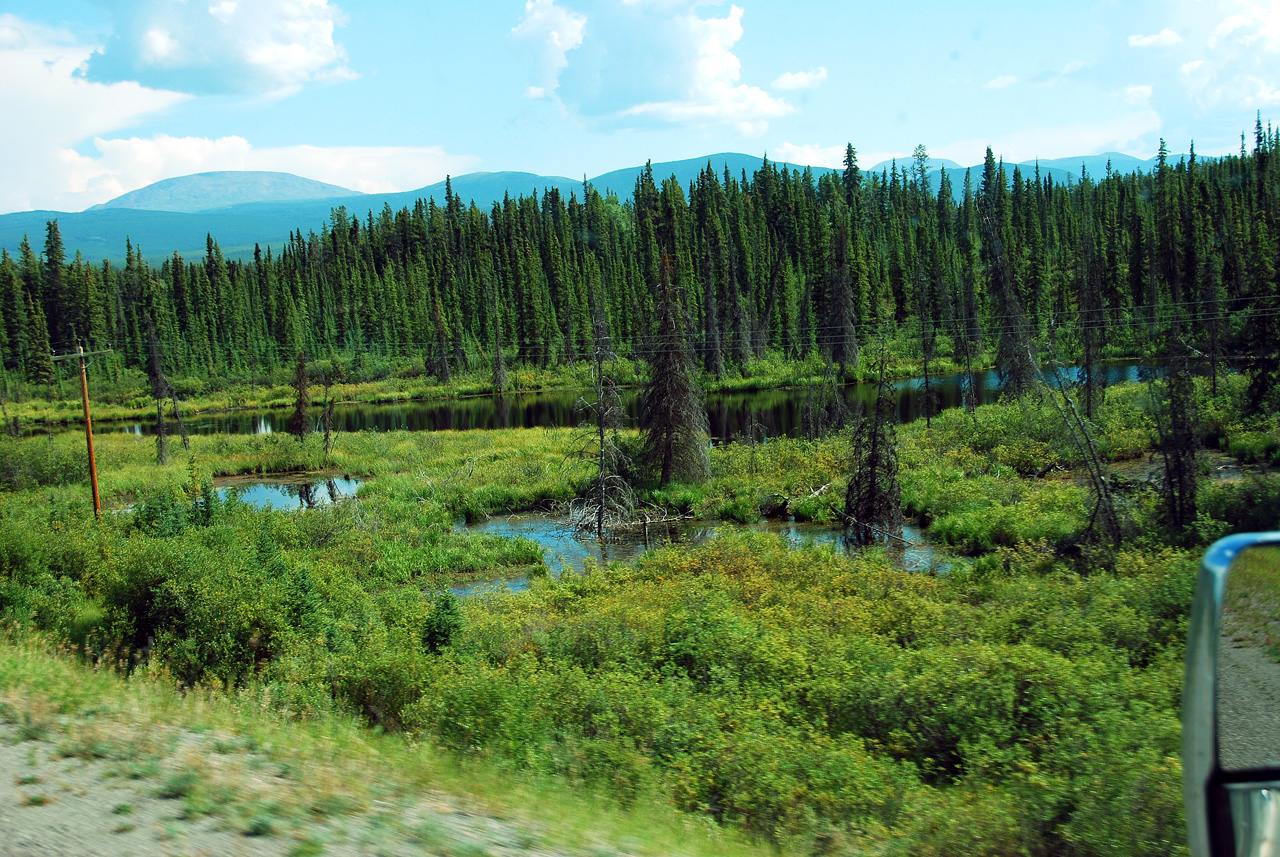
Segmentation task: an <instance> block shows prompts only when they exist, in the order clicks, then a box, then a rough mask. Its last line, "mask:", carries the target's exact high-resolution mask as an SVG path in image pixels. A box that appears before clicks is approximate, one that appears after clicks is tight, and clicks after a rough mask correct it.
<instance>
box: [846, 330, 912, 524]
mask: <svg viewBox="0 0 1280 857" xmlns="http://www.w3.org/2000/svg"><path fill="white" fill-rule="evenodd" d="M886 353H887V351H886V349H883V348H882V349H881V352H880V365H879V367H878V372H877V379H876V401H875V404H874V405H873V406H872V408H871V413H869V414H864V415H863V417H862V419H861V421H860V422H859V423H858V426H857V428H856V429H855V430H854V433H853V450H852V455H851V457H850V462H849V487H848V488H847V489H846V491H845V496H844V525H845V528H846V529H848V530H849V534H850V536H851V537H852V538H853V539H854V540H855V541H857V542H858V543H860V544H867V543H869V542H872V541H874V540H875V539H876V537H877V536H890V537H894V536H900V535H901V533H902V489H901V487H900V486H899V484H898V449H897V439H896V436H895V434H896V433H895V431H894V422H895V418H896V413H895V410H896V408H895V404H894V399H893V389H892V387H891V385H890V384H889V382H888V380H887V379H886V377H885V364H886V362H887V361H886Z"/></svg>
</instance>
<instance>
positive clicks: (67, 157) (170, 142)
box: [58, 134, 478, 208]
mask: <svg viewBox="0 0 1280 857" xmlns="http://www.w3.org/2000/svg"><path fill="white" fill-rule="evenodd" d="M93 142H94V147H95V149H96V150H97V153H96V154H94V155H81V154H78V153H77V152H75V151H73V150H71V149H64V150H62V151H61V152H59V153H58V158H59V160H60V163H61V168H62V169H61V173H62V176H63V179H62V180H63V182H64V187H63V190H62V193H61V197H62V198H63V199H66V200H71V199H74V200H75V201H76V202H77V203H78V205H77V206H76V207H77V208H83V207H87V206H89V205H94V204H96V203H99V202H106V201H107V200H109V199H113V198H115V197H117V196H119V195H120V194H122V193H127V192H128V191H131V190H136V189H138V188H140V187H145V186H146V185H149V184H151V183H152V182H157V181H160V180H161V179H166V178H173V177H175V176H183V175H189V174H191V173H203V172H213V171H217V170H266V171H272V172H287V173H294V174H295V175H300V176H304V177H306V178H309V179H315V180H317V181H323V182H328V183H330V184H336V185H341V186H342V187H346V188H350V189H351V190H358V191H363V192H365V193H389V192H393V191H402V190H413V189H415V188H419V187H422V186H423V185H427V184H431V183H433V182H437V181H440V180H441V179H443V178H444V177H445V176H446V175H448V174H451V173H452V174H455V175H456V174H458V173H462V172H466V171H468V170H470V169H473V168H474V167H475V166H476V164H477V162H478V159H477V158H474V157H471V156H467V155H451V154H449V153H448V152H446V151H445V150H444V149H442V148H441V147H439V146H278V147H270V148H261V149H258V148H254V147H253V146H252V145H251V144H250V143H249V141H248V140H246V139H244V138H243V137H236V136H231V137H220V138H217V139H210V138H207V137H170V136H168V135H164V134H160V135H157V136H155V137H150V138H139V137H129V138H121V139H102V138H97V139H95V140H94V141H93Z"/></svg>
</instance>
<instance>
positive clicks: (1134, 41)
mask: <svg viewBox="0 0 1280 857" xmlns="http://www.w3.org/2000/svg"><path fill="white" fill-rule="evenodd" d="M1181 43H1182V36H1179V35H1178V34H1177V33H1175V32H1174V31H1173V30H1170V29H1169V28H1168V27H1165V28H1164V29H1163V30H1161V31H1160V32H1158V33H1153V34H1152V35H1150V36H1139V35H1132V36H1130V37H1129V47H1131V48H1171V47H1173V46H1174V45H1178V44H1181Z"/></svg>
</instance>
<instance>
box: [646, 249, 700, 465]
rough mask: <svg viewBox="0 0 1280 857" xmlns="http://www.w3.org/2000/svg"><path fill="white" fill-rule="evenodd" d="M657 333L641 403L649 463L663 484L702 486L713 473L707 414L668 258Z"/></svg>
mask: <svg viewBox="0 0 1280 857" xmlns="http://www.w3.org/2000/svg"><path fill="white" fill-rule="evenodd" d="M658 276H659V278H658V294H657V295H656V296H655V297H656V298H657V304H658V305H657V307H656V309H657V314H658V323H657V329H656V330H655V332H654V339H653V342H652V344H651V345H650V348H649V353H648V354H647V355H646V359H647V360H648V363H649V377H648V381H647V382H646V383H645V387H644V391H643V393H642V395H641V398H640V435H641V439H642V443H643V445H644V450H645V460H647V461H650V462H656V463H657V465H658V468H659V482H660V483H661V484H662V485H666V484H667V483H669V482H670V481H671V480H672V479H680V480H682V481H687V482H697V481H701V480H702V479H705V478H706V477H707V474H708V472H709V470H710V457H709V454H708V451H707V443H708V438H707V435H708V428H707V412H706V409H705V407H704V406H703V403H702V390H701V389H700V388H699V387H698V383H697V379H696V378H695V377H694V362H693V354H692V353H691V351H690V349H689V337H688V330H687V326H686V325H685V320H684V308H683V307H682V306H681V304H680V298H679V296H678V295H677V294H676V291H675V288H674V287H673V286H672V284H671V269H670V265H669V263H668V260H667V259H666V258H663V259H662V262H661V264H660V266H659V275H658Z"/></svg>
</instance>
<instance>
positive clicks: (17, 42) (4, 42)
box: [0, 16, 27, 51]
mask: <svg viewBox="0 0 1280 857" xmlns="http://www.w3.org/2000/svg"><path fill="white" fill-rule="evenodd" d="M6 17H9V16H6ZM9 20H15V19H13V18H12V17H9ZM26 46H27V37H26V36H25V35H24V34H23V32H22V30H20V29H18V26H17V25H16V24H11V23H4V24H0V51H16V50H21V49H22V48H25V47H26Z"/></svg>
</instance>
